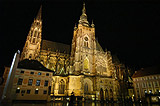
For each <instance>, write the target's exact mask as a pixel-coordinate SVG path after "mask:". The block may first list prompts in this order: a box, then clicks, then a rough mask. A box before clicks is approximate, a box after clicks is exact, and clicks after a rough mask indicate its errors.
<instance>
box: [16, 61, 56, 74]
mask: <svg viewBox="0 0 160 106" xmlns="http://www.w3.org/2000/svg"><path fill="white" fill-rule="evenodd" d="M18 68H23V69H31V70H37V71H48V72H54V71H51V70H49V69H47V68H45V67H44V66H43V65H42V64H41V63H40V62H39V61H37V60H28V59H25V60H22V61H20V62H19V63H18Z"/></svg>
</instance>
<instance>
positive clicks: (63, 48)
mask: <svg viewBox="0 0 160 106" xmlns="http://www.w3.org/2000/svg"><path fill="white" fill-rule="evenodd" d="M41 50H50V51H53V52H56V51H58V52H60V53H66V54H70V45H67V44H63V43H57V42H52V41H48V40H42V45H41Z"/></svg>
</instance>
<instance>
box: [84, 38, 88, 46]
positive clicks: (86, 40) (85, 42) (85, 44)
mask: <svg viewBox="0 0 160 106" xmlns="http://www.w3.org/2000/svg"><path fill="white" fill-rule="evenodd" d="M84 46H85V47H88V37H85V38H84Z"/></svg>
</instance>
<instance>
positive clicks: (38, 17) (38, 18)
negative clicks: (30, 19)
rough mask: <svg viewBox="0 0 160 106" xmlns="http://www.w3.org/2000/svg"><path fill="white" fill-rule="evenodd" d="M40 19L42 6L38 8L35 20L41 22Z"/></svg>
mask: <svg viewBox="0 0 160 106" xmlns="http://www.w3.org/2000/svg"><path fill="white" fill-rule="evenodd" d="M41 17H42V5H41V6H40V9H39V12H38V14H37V17H36V19H37V20H41Z"/></svg>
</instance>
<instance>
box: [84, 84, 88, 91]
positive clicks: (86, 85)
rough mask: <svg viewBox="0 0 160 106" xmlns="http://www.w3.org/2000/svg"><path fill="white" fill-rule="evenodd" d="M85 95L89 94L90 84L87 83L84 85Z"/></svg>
mask: <svg viewBox="0 0 160 106" xmlns="http://www.w3.org/2000/svg"><path fill="white" fill-rule="evenodd" d="M84 93H88V84H87V83H85V84H84Z"/></svg>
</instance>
